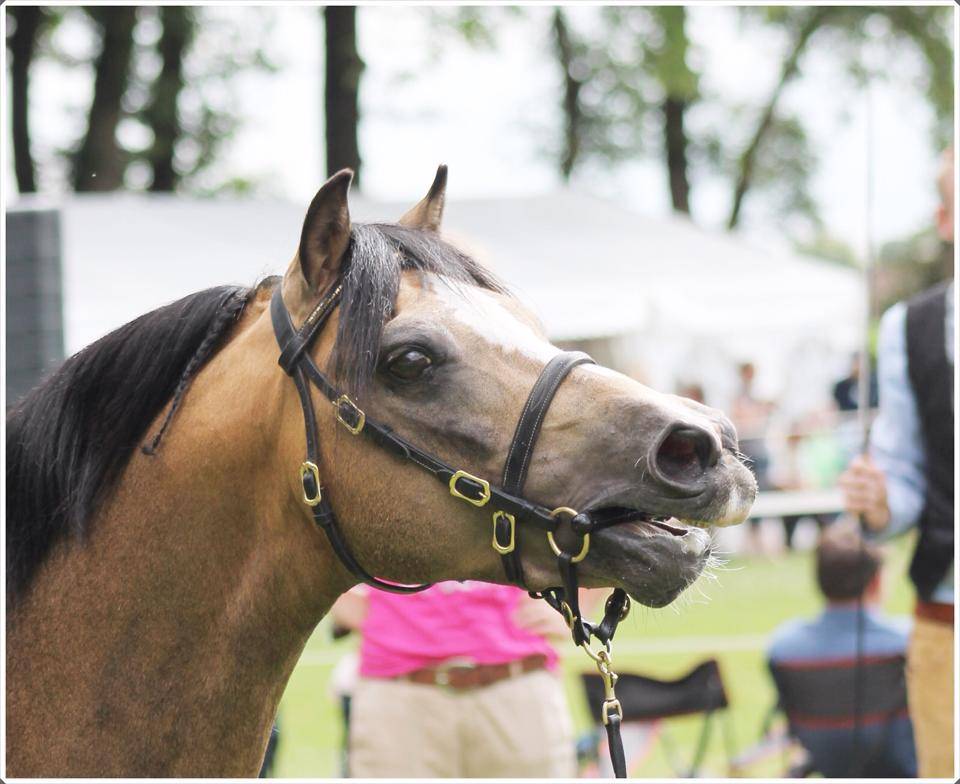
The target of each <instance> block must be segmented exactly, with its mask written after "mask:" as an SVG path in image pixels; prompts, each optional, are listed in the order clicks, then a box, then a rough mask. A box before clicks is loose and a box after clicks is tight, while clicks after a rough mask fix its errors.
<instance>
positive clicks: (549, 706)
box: [332, 581, 576, 778]
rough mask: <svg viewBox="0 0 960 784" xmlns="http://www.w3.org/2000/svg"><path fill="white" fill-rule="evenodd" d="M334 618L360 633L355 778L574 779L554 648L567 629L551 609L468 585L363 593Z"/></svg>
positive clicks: (353, 721) (513, 593) (353, 714)
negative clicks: (400, 592) (405, 592)
mask: <svg viewBox="0 0 960 784" xmlns="http://www.w3.org/2000/svg"><path fill="white" fill-rule="evenodd" d="M332 615H333V620H334V622H335V623H336V624H338V625H340V626H344V627H347V628H351V629H355V630H357V631H359V632H360V634H361V643H360V654H359V678H358V680H357V684H356V687H355V689H354V691H353V697H352V700H351V708H350V755H349V766H350V775H351V776H354V777H357V778H378V777H391V778H396V777H403V778H422V777H444V778H467V777H483V778H500V777H510V778H513V777H537V778H544V777H562V778H570V777H573V776H575V775H576V759H575V748H574V738H573V726H572V721H571V717H570V711H569V708H568V706H567V702H566V696H565V694H564V691H563V684H562V682H561V679H560V677H559V673H558V667H557V663H558V662H557V653H556V651H555V650H554V647H553V644H552V642H551V640H560V639H563V638H565V637H566V636H567V635H568V631H567V628H566V626H565V624H564V623H563V620H562V619H561V617H560V616H559V615H558V614H557V613H556V612H554V611H553V610H552V609H551V608H550V607H549V606H547V604H546V602H542V601H538V600H535V599H531V598H530V597H529V596H528V595H527V594H526V593H525V592H524V591H521V590H520V589H518V588H513V587H508V586H502V585H491V584H488V583H480V582H472V581H467V582H463V583H458V582H445V583H439V584H437V585H435V586H433V587H432V588H429V589H428V590H426V591H423V592H422V593H418V594H412V595H396V594H390V593H385V592H383V591H376V590H372V589H369V588H367V587H366V586H358V587H357V588H354V589H353V590H352V591H350V592H349V593H347V594H345V595H344V596H342V597H341V598H340V600H338V602H337V604H336V605H334V608H333V610H332Z"/></svg>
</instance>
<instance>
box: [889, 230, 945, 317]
mask: <svg viewBox="0 0 960 784" xmlns="http://www.w3.org/2000/svg"><path fill="white" fill-rule="evenodd" d="M877 262H878V264H877V289H878V292H877V293H878V300H879V302H878V305H879V309H880V312H881V313H882V312H883V311H884V310H886V309H887V308H889V307H890V306H891V305H893V304H894V303H895V302H899V301H901V300H904V299H908V298H909V297H912V296H913V295H914V294H917V293H919V292H921V291H923V290H924V289H926V288H929V287H930V286H933V285H934V284H935V283H938V282H939V281H941V280H943V279H944V277H946V276H947V275H949V274H952V273H951V272H950V270H952V267H953V246H952V245H949V244H946V243H944V242H942V241H941V240H940V238H939V237H938V236H937V233H936V231H935V230H934V229H933V228H926V229H923V230H922V231H918V232H916V233H914V234H910V235H908V236H906V237H904V238H902V239H899V240H895V241H893V242H888V243H886V244H885V245H883V247H881V248H880V252H879V254H878V258H877Z"/></svg>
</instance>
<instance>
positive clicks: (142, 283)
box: [22, 191, 862, 351]
mask: <svg viewBox="0 0 960 784" xmlns="http://www.w3.org/2000/svg"><path fill="white" fill-rule="evenodd" d="M22 204H23V205H27V206H28V205H29V204H31V202H30V201H29V200H24V201H23V202H22ZM56 206H59V207H60V208H61V209H62V212H63V227H62V231H63V247H64V261H65V263H64V286H65V301H66V326H67V348H68V350H70V351H73V350H76V349H78V348H79V347H81V346H83V345H85V344H86V343H88V342H90V341H91V340H93V339H95V338H97V337H98V336H100V335H102V334H104V333H105V332H107V331H109V330H110V329H112V328H114V327H116V326H118V325H119V324H121V323H123V322H124V321H126V320H128V319H130V318H133V317H134V316H136V315H138V314H140V313H143V312H144V311H146V310H149V309H151V308H154V307H157V306H158V305H160V304H162V303H164V302H168V301H170V300H172V299H175V298H177V297H179V296H182V295H184V294H186V293H188V292H191V291H196V290H198V289H200V288H204V287H207V286H212V285H217V284H222V283H238V284H243V285H249V284H251V283H253V282H254V281H255V280H256V279H257V278H258V277H259V276H262V275H266V274H274V273H281V272H282V271H283V269H284V268H285V266H286V264H287V262H288V261H289V259H290V258H291V257H292V255H293V252H294V250H295V248H296V244H297V240H298V237H299V232H300V225H301V221H302V217H303V213H304V209H305V208H304V207H303V206H301V205H294V204H291V203H288V202H283V201H276V200H255V201H254V200H233V199H229V200H228V199H217V200H204V199H190V198H185V197H182V196H164V195H140V194H136V195H134V194H120V195H83V196H74V197H71V198H69V199H67V200H65V201H64V202H63V203H62V204H59V205H56ZM407 206H409V205H400V204H395V203H386V202H376V201H372V200H369V199H366V198H364V197H363V196H356V197H352V198H351V213H352V215H353V217H354V219H355V220H385V219H386V220H394V219H396V217H397V216H399V215H400V214H401V213H402V212H403V211H404V210H405V209H406V207H407ZM444 232H445V234H446V235H447V236H448V237H449V238H451V239H452V240H453V241H454V242H456V243H457V244H459V245H461V246H462V247H464V249H465V250H468V251H470V252H472V253H473V254H474V255H476V256H477V257H478V258H480V259H481V260H482V261H483V262H484V263H486V264H488V265H489V266H490V267H491V268H492V269H494V270H495V271H496V272H497V273H498V274H500V275H501V277H503V278H504V279H505V280H506V281H507V283H508V284H510V285H511V287H512V288H514V290H516V291H517V292H518V294H519V295H520V296H521V297H522V298H524V299H525V300H527V301H528V302H529V303H530V304H531V305H532V306H533V308H534V309H535V310H536V311H537V312H538V313H539V314H540V316H541V317H542V318H543V320H544V323H545V325H546V327H547V329H548V332H550V334H551V336H552V337H553V338H555V339H577V338H597V337H604V336H614V335H629V334H635V333H637V332H642V331H648V330H650V329H652V328H654V327H656V328H657V329H658V330H659V329H662V328H667V329H669V330H671V331H679V332H681V333H684V334H687V335H699V336H702V337H704V338H710V337H714V338H717V339H722V338H724V337H730V338H734V337H735V336H737V335H740V336H743V335H749V334H751V333H755V332H756V331H757V330H762V331H765V332H766V333H767V334H770V333H781V334H785V335H786V334H792V335H795V336H796V335H801V334H804V333H811V332H817V333H821V334H828V335H830V336H832V337H833V338H836V339H838V340H841V341H842V342H843V343H844V344H846V343H850V344H851V345H853V344H854V343H855V340H856V336H857V335H858V334H859V330H860V319H861V313H862V302H861V300H862V294H861V293H860V291H861V281H860V276H859V275H858V274H857V273H856V272H855V271H853V270H849V269H845V268H842V267H839V266H837V265H834V264H831V263H829V262H823V261H820V260H817V259H812V258H808V257H804V256H800V255H797V254H795V253H792V252H790V251H788V250H785V249H777V250H772V249H764V248H761V247H759V246H756V245H753V244H751V243H749V242H747V241H745V240H744V239H743V238H741V237H738V236H736V235H731V234H726V233H721V232H713V231H706V230H703V229H700V228H698V227H696V226H695V225H693V224H692V223H691V222H690V221H688V220H685V219H682V218H679V217H647V216H643V215H639V214H637V213H635V212H632V211H629V210H626V209H624V208H622V207H619V206H617V205H614V204H611V203H609V202H606V201H603V200H600V199H597V198H593V197H590V196H586V195H583V194H579V193H575V192H572V191H559V192H556V193H552V194H546V195H541V196H532V197H523V198H503V199H464V200H458V199H456V198H451V199H448V203H447V210H446V216H445V220H444Z"/></svg>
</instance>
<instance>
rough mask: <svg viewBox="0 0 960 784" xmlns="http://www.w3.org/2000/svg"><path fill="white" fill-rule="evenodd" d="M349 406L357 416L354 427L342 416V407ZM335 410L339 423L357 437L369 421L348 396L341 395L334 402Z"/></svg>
mask: <svg viewBox="0 0 960 784" xmlns="http://www.w3.org/2000/svg"><path fill="white" fill-rule="evenodd" d="M342 405H347V406H349V407H350V408H352V409H353V411H354V413H355V414H356V415H357V422H356V424H354V425H351V424H350V423H349V422H348V421H347V420H346V419H344V418H343V416H342V415H341V414H340V406H342ZM333 410H334V411H336V412H337V421H338V422H339V423H340V424H341V425H343V426H344V427H345V428H346V429H347V430H349V431H350V432H351V433H353V434H354V435H357V433H359V432H360V431H361V430H363V426H364V424H365V423H366V421H367V415H366V414H364V413H363V411H361V410H360V407H359V406H358V405H357V404H356V403H354V402H353V401H352V400H351V399H350V398H349V397H348V396H347V395H340V397H338V398H337V399H336V400H334V401H333Z"/></svg>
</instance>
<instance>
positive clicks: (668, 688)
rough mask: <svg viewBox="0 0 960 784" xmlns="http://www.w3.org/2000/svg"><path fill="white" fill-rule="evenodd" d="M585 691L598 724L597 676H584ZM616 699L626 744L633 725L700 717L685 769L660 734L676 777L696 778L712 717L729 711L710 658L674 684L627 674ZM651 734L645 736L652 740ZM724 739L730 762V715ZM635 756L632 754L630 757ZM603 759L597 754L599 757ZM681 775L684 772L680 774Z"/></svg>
mask: <svg viewBox="0 0 960 784" xmlns="http://www.w3.org/2000/svg"><path fill="white" fill-rule="evenodd" d="M580 677H581V678H582V679H583V686H584V690H585V691H586V694H587V703H588V704H589V706H590V710H591V711H592V713H593V715H594V718H595V719H596V721H597V722H598V723H599V722H600V721H601V718H600V715H601V714H600V711H601V706H602V704H603V680H602V679H601V677H600V676H599V675H596V674H593V673H583V674H582V675H581V676H580ZM617 699H619V700H620V705H621V707H622V709H623V728H624V736H625V738H624V739H625V740H627V737H628V734H629V733H630V730H631V725H633V726H634V727H636V725H637V724H644V723H645V724H646V725H647V728H648V730H649V728H650V725H651V723H659V722H660V721H661V720H662V719H666V718H672V717H675V716H687V715H691V714H697V713H702V714H703V722H702V724H701V726H700V735H699V737H698V739H697V744H696V748H695V750H694V753H693V758H692V759H691V761H690V763H689V764H688V765H683V764H677V760H676V754H675V753H674V752H673V750H672V743H671V742H670V741H669V739H668V738H669V736H668V735H667V734H666V733H660V736H661V739H662V741H663V743H664V752H665V753H666V754H667V757H668V759H669V760H670V764H671V765H672V766H673V768H674V772H675V773H676V774H677V775H682V776H684V777H688V778H694V777H696V775H697V773H698V771H699V769H700V765H701V764H702V762H703V758H704V756H705V754H706V751H707V745H708V742H709V740H710V730H711V724H712V722H713V717H714V713H715V712H716V711H718V710H720V709H723V708H726V707H728V705H729V703H728V701H727V694H726V690H725V689H724V687H723V679H722V678H721V677H720V667H719V666H718V664H717V661H716V659H708V660H707V661H704V662H702V663H700V664H698V665H697V666H696V667H694V668H693V669H692V670H691V671H690V672H688V673H687V674H686V675H684V676H682V677H680V678H678V679H676V680H672V681H664V680H658V679H656V678H651V677H648V676H646V675H639V674H637V673H629V672H625V673H622V674H621V675H620V678H619V680H618V681H617ZM654 737H655V735H654V736H651V735H650V733H649V731H648V732H647V733H645V734H644V738H645V739H647V740H652V739H653V738H654ZM724 738H725V745H726V751H727V759H728V760H729V759H731V758H732V756H733V754H732V748H733V738H732V736H731V729H730V725H729V717H727V721H725V722H724ZM627 752H628V753H627V756H628V767H629V766H630V756H631V755H630V751H629V750H627ZM633 756H635V755H633ZM602 758H603V755H601V759H602ZM681 771H683V772H682V773H681Z"/></svg>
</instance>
